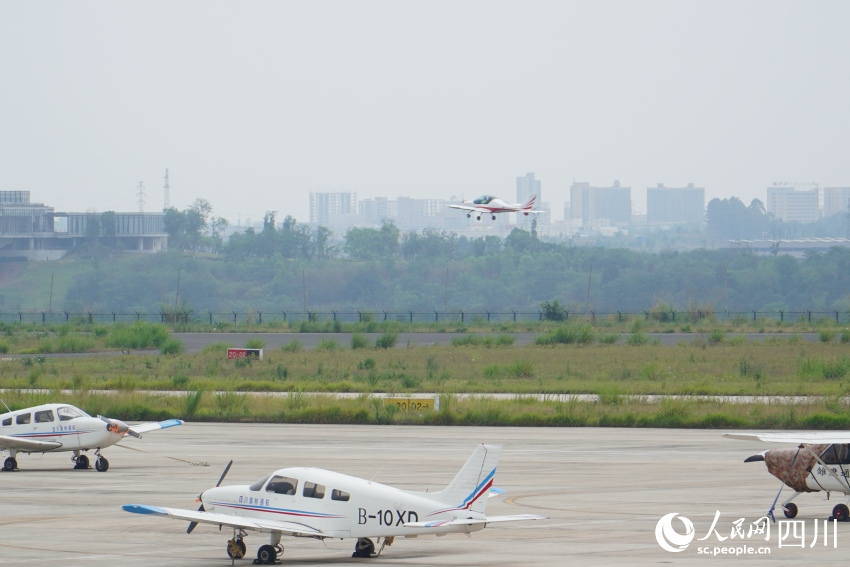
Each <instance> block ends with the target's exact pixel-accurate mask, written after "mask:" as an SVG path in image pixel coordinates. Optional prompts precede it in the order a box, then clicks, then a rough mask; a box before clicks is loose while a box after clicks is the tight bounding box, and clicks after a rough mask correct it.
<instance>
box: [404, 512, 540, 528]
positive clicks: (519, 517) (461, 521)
mask: <svg viewBox="0 0 850 567" xmlns="http://www.w3.org/2000/svg"><path fill="white" fill-rule="evenodd" d="M548 519H549V518H548V517H546V516H538V515H536V514H515V515H513V516H488V517H486V518H479V519H476V518H458V519H455V520H443V521H435V522H408V523H406V524H404V527H405V528H442V527H444V526H474V525H477V524H492V523H495V522H522V521H527V520H548Z"/></svg>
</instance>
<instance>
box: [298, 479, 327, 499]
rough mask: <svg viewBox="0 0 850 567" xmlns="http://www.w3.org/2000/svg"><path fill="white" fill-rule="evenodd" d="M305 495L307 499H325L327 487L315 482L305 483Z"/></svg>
mask: <svg viewBox="0 0 850 567" xmlns="http://www.w3.org/2000/svg"><path fill="white" fill-rule="evenodd" d="M303 494H304V496H305V497H307V498H324V497H325V487H324V486H322V485H321V484H316V483H315V482H305V483H304V492H303Z"/></svg>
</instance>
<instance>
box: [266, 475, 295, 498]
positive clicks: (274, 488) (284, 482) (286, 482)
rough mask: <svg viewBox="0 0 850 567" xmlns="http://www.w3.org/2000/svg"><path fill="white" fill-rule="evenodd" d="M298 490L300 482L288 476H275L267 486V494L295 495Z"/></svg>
mask: <svg viewBox="0 0 850 567" xmlns="http://www.w3.org/2000/svg"><path fill="white" fill-rule="evenodd" d="M296 488H298V481H297V480H296V479H294V478H289V477H286V476H274V477H272V479H271V480H270V481H269V484H268V485H267V486H266V492H274V493H275V494H295V489H296Z"/></svg>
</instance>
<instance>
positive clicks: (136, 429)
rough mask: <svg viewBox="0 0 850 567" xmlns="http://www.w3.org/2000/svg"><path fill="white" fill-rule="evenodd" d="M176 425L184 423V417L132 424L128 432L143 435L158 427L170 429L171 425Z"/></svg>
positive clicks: (137, 435) (133, 434)
mask: <svg viewBox="0 0 850 567" xmlns="http://www.w3.org/2000/svg"><path fill="white" fill-rule="evenodd" d="M176 425H183V420H182V419H168V420H166V421H151V422H149V423H140V424H138V425H131V426H130V430H129V431H128V432H127V433H129V434H130V435H132V436H133V437H139V438H141V437H142V433H147V432H148V431H156V430H157V429H168V428H169V427H174V426H176Z"/></svg>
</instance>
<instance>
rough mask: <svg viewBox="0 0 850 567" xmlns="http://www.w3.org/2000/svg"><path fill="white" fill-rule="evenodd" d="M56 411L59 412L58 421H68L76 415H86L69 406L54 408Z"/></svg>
mask: <svg viewBox="0 0 850 567" xmlns="http://www.w3.org/2000/svg"><path fill="white" fill-rule="evenodd" d="M56 413H58V414H59V421H70V420H72V419H74V418H76V417H85V416H86V414H84V413H83V412H81V411H80V410H78V409H77V408H75V407H71V406H62V407H60V408H59V409H57V410H56Z"/></svg>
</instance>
